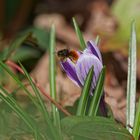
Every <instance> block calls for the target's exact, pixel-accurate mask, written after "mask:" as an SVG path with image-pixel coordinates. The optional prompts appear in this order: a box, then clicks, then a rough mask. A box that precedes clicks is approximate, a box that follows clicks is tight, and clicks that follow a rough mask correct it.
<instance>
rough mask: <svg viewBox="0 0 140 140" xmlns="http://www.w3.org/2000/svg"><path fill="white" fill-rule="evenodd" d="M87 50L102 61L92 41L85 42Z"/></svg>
mask: <svg viewBox="0 0 140 140" xmlns="http://www.w3.org/2000/svg"><path fill="white" fill-rule="evenodd" d="M87 50H88V51H90V52H92V54H94V55H96V56H97V57H98V58H99V59H100V61H101V62H102V56H101V53H100V51H99V49H98V47H97V45H96V44H95V43H94V42H93V41H88V42H87Z"/></svg>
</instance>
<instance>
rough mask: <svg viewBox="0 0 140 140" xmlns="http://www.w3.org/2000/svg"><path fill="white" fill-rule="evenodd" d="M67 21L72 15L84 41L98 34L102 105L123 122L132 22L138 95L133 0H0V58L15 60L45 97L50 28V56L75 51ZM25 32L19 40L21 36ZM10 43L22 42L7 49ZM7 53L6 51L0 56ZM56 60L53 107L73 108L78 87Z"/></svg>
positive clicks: (137, 15) (136, 6) (138, 9)
mask: <svg viewBox="0 0 140 140" xmlns="http://www.w3.org/2000/svg"><path fill="white" fill-rule="evenodd" d="M72 17H75V19H76V21H77V23H78V25H79V27H80V29H81V31H82V32H83V35H84V38H85V40H95V38H96V36H97V35H99V36H100V39H101V40H100V43H99V48H100V50H101V53H102V56H103V61H104V65H106V66H107V71H106V81H105V93H106V94H105V101H106V103H107V104H109V105H110V106H111V109H112V111H113V114H114V116H115V118H116V119H117V120H118V121H120V122H122V123H125V107H126V100H125V98H126V84H127V83H126V80H127V61H128V58H127V57H128V45H129V38H130V27H131V22H132V21H133V20H135V22H136V31H137V46H138V47H137V48H138V53H137V54H138V62H137V63H138V65H137V97H138V96H139V95H140V84H139V83H140V60H139V57H140V49H139V45H140V1H139V0H14V1H13V0H0V59H1V60H3V59H4V58H5V55H6V56H7V57H8V59H10V60H13V61H15V62H17V60H20V61H21V62H22V64H23V65H24V66H25V67H26V69H27V70H28V72H30V73H31V75H32V76H33V77H34V78H35V79H36V80H37V81H38V82H39V84H41V85H42V86H43V87H44V88H45V89H46V91H47V92H48V93H49V80H48V79H49V76H48V67H49V66H48V62H49V60H48V59H49V58H48V49H49V30H50V27H51V25H52V24H55V28H56V52H57V51H58V50H60V49H62V48H70V49H71V48H72V49H80V46H79V41H78V39H77V37H76V34H75V31H74V27H73V23H72ZM28 33H29V35H28V36H27V37H26V39H24V40H23V39H22V36H26V34H28ZM13 41H14V42H16V43H17V42H22V43H21V45H17V46H16V47H12V45H11V43H12V42H13ZM10 49H11V51H10V53H9V54H5V52H6V50H10ZM56 62H57V93H58V97H59V103H60V104H61V105H63V106H69V105H73V104H74V102H75V100H76V99H77V98H78V97H79V96H80V90H81V89H79V88H78V87H76V85H74V84H73V83H72V82H71V81H70V80H69V79H68V78H67V77H66V75H65V73H64V72H63V71H62V70H61V68H60V65H59V59H58V58H57V56H56ZM0 71H1V73H0V76H1V80H0V82H1V83H2V84H3V85H5V87H6V88H7V89H8V90H10V91H11V92H12V91H13V89H14V87H16V85H15V83H14V82H13V81H12V79H10V77H8V76H7V75H6V74H4V72H3V71H2V70H0ZM13 71H14V70H13ZM15 73H16V71H15ZM28 88H30V87H28ZM69 89H72V90H69ZM22 96H25V95H24V93H23V94H22Z"/></svg>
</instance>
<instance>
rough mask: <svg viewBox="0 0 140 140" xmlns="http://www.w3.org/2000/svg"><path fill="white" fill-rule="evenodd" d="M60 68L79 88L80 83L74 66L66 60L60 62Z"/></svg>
mask: <svg viewBox="0 0 140 140" xmlns="http://www.w3.org/2000/svg"><path fill="white" fill-rule="evenodd" d="M60 64H61V66H62V68H63V69H64V71H65V72H66V74H67V75H68V77H69V78H70V79H71V80H72V81H73V82H74V83H75V84H76V85H78V86H80V87H81V83H80V81H79V79H78V77H77V75H76V70H75V64H74V63H73V62H72V61H71V60H70V59H69V58H67V59H66V61H61V62H60Z"/></svg>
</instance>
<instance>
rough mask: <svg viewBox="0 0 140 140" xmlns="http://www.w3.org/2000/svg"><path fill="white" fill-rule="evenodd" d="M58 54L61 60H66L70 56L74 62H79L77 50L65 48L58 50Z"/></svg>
mask: <svg viewBox="0 0 140 140" xmlns="http://www.w3.org/2000/svg"><path fill="white" fill-rule="evenodd" d="M57 56H58V57H59V58H60V60H61V61H65V60H66V59H67V58H69V59H70V60H71V61H72V62H74V63H75V62H77V60H78V58H79V54H78V53H77V52H76V51H75V50H69V49H63V50H60V51H58V52H57Z"/></svg>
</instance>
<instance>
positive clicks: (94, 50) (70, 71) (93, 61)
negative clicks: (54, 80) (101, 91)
mask: <svg viewBox="0 0 140 140" xmlns="http://www.w3.org/2000/svg"><path fill="white" fill-rule="evenodd" d="M76 52H77V54H78V59H77V61H76V62H74V61H72V60H71V59H70V58H69V57H67V58H66V60H64V61H61V66H62V68H63V69H64V71H65V72H66V74H67V75H68V77H69V78H70V79H71V80H72V81H73V82H74V83H76V84H77V85H78V86H80V87H83V85H84V82H85V79H86V77H87V74H88V72H89V70H90V68H91V67H92V66H93V67H94V74H93V80H92V83H91V89H90V94H91V95H92V92H93V90H94V89H95V86H96V83H97V80H98V77H99V74H100V72H101V70H102V68H103V64H102V57H101V53H100V51H99V49H98V47H97V45H96V44H95V43H94V42H92V41H88V42H87V47H86V48H85V50H84V51H82V52H79V51H76Z"/></svg>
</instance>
